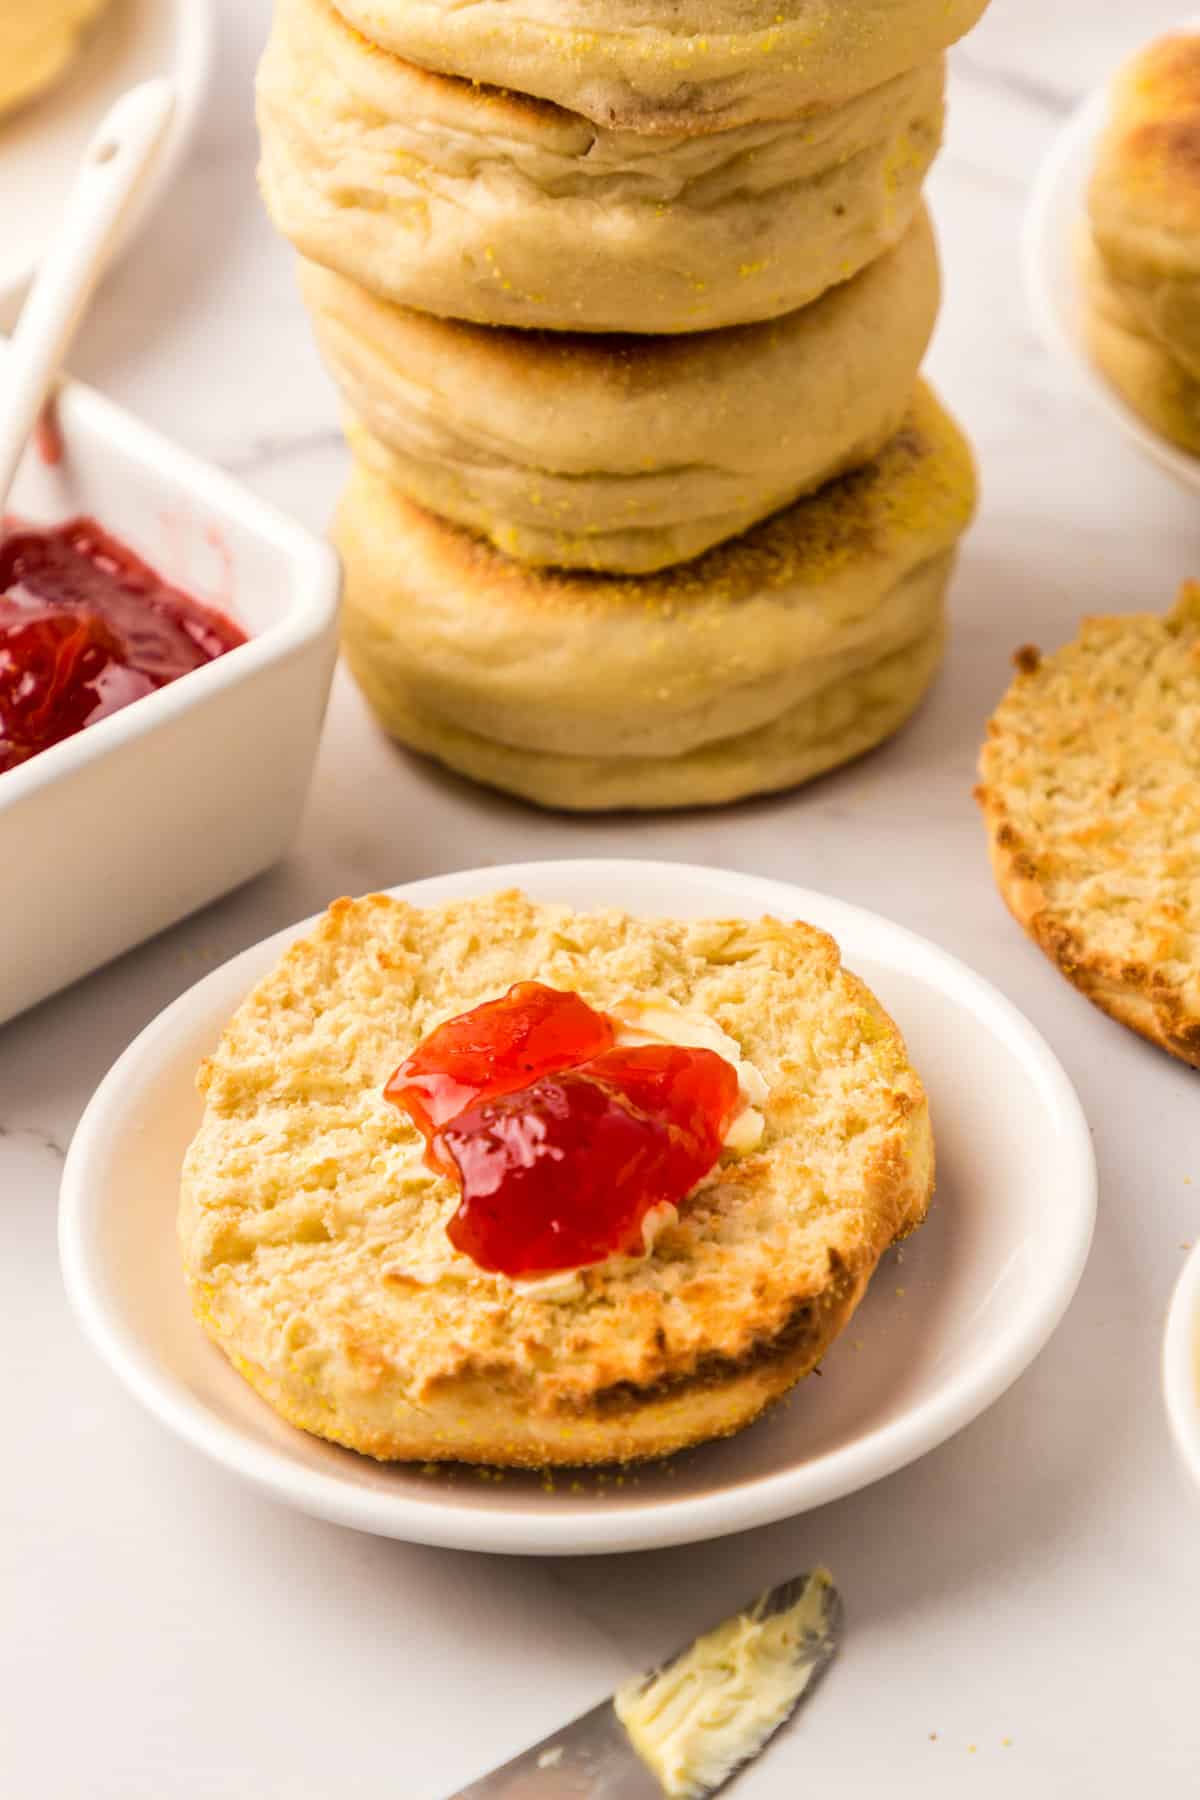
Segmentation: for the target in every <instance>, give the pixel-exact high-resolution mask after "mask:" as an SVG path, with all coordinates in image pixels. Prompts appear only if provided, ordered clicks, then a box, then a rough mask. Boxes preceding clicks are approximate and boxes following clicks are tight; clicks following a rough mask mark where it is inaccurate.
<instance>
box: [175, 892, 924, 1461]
mask: <svg viewBox="0 0 1200 1800" xmlns="http://www.w3.org/2000/svg"><path fill="white" fill-rule="evenodd" d="M529 980H536V981H538V982H540V983H542V984H544V985H547V986H550V987H554V988H558V989H563V990H568V991H573V992H576V993H578V994H580V995H581V996H582V997H583V998H584V999H585V1000H586V1001H587V1002H588V1003H589V1004H590V1005H592V1006H593V1007H596V1008H599V1009H602V1010H604V1011H606V1012H608V1013H610V1014H612V1015H615V1016H616V1017H617V1019H618V1020H619V1019H620V1018H622V1017H623V1016H624V1015H625V1014H626V1013H627V1012H628V1011H629V1009H632V1011H633V1013H634V1015H635V1017H636V1018H637V1019H639V1020H641V1021H642V1022H643V1024H644V1023H645V1022H646V1021H647V1020H649V1019H653V1020H655V1021H657V1025H656V1027H655V1028H656V1029H658V1030H659V1031H660V1032H661V1033H662V1035H663V1036H664V1038H665V1039H667V1040H668V1041H669V1040H670V1039H671V1038H673V1037H674V1038H676V1039H677V1041H679V1042H681V1043H682V1042H685V1041H690V1042H692V1043H698V1042H702V1041H708V1040H711V1041H712V1042H713V1044H714V1045H717V1046H722V1047H723V1048H722V1049H721V1050H720V1053H721V1054H723V1055H726V1056H727V1057H728V1058H729V1059H730V1060H731V1062H732V1063H733V1066H735V1067H737V1068H738V1069H739V1071H740V1077H739V1078H740V1079H741V1080H742V1081H743V1082H749V1079H750V1076H751V1074H752V1075H753V1076H754V1077H755V1083H756V1085H755V1092H756V1094H757V1095H758V1097H759V1102H760V1105H759V1111H758V1114H757V1134H758V1135H757V1142H756V1143H754V1145H753V1147H748V1148H745V1149H742V1150H740V1151H739V1150H732V1149H730V1150H726V1151H725V1152H724V1153H723V1154H722V1156H721V1158H720V1161H719V1162H718V1164H717V1165H716V1167H715V1168H714V1169H713V1171H712V1172H711V1174H710V1175H709V1176H708V1177H706V1178H705V1179H704V1180H702V1181H701V1182H700V1183H699V1185H698V1186H697V1187H696V1188H695V1189H694V1190H693V1191H692V1192H691V1193H690V1194H689V1195H688V1196H687V1197H686V1198H685V1199H683V1200H682V1202H681V1203H680V1205H679V1207H678V1209H677V1210H676V1212H675V1214H674V1217H673V1218H672V1219H668V1220H666V1221H665V1222H662V1223H661V1229H660V1230H659V1231H658V1234H657V1236H656V1237H655V1238H654V1239H653V1242H652V1246H651V1247H650V1248H649V1249H648V1250H647V1251H646V1252H645V1253H643V1254H639V1255H623V1256H617V1257H610V1258H608V1259H607V1260H603V1261H599V1262H596V1263H593V1264H591V1265H590V1266H587V1267H585V1268H583V1269H581V1270H577V1271H568V1272H564V1273H562V1274H560V1275H559V1276H558V1277H556V1278H554V1279H553V1280H550V1281H545V1280H542V1281H528V1282H526V1281H521V1280H513V1279H510V1278H509V1277H507V1276H504V1275H498V1274H489V1273H487V1272H485V1270H484V1269H482V1268H481V1267H479V1265H478V1264H477V1263H476V1262H475V1261H474V1260H473V1259H472V1257H470V1256H467V1255H464V1254H463V1253H462V1252H461V1251H458V1250H456V1249H454V1247H453V1245H452V1244H451V1242H450V1239H449V1237H448V1236H447V1230H446V1227H447V1223H448V1221H449V1219H450V1218H451V1216H452V1215H453V1213H454V1211H455V1208H456V1205H457V1202H458V1193H457V1190H456V1188H455V1185H454V1183H453V1182H452V1181H451V1180H450V1179H449V1178H448V1177H447V1176H446V1175H443V1174H437V1173H434V1172H433V1171H432V1170H431V1168H430V1167H429V1165H428V1164H427V1162H426V1161H425V1159H424V1155H423V1152H424V1143H423V1140H422V1138H421V1137H420V1135H419V1133H418V1131H417V1129H416V1127H415V1126H414V1125H413V1124H412V1123H411V1121H410V1119H409V1118H408V1116H407V1114H405V1113H404V1112H403V1111H402V1110H400V1109H399V1108H398V1107H396V1106H394V1105H392V1104H391V1103H390V1102H389V1101H388V1100H387V1099H386V1098H385V1095H384V1087H385V1084H386V1083H387V1082H388V1078H389V1076H390V1075H391V1074H392V1072H393V1071H394V1070H395V1069H396V1067H397V1064H398V1063H399V1062H400V1061H401V1059H403V1058H405V1057H406V1056H407V1055H408V1054H409V1053H410V1052H411V1051H412V1050H413V1048H414V1046H415V1045H416V1044H417V1043H418V1042H419V1041H420V1040H422V1039H423V1038H424V1037H425V1036H426V1035H427V1034H428V1033H429V1032H430V1030H431V1029H432V1028H434V1027H436V1026H438V1025H440V1024H441V1023H443V1022H444V1021H445V1020H447V1019H448V1018H451V1017H454V1016H456V1015H458V1014H460V1013H461V1012H463V1011H464V1010H468V1009H470V1008H473V1007H475V1006H477V1005H479V1004H480V1003H482V1002H484V1001H487V1000H490V999H493V998H494V997H496V996H498V995H500V994H503V993H504V992H505V991H506V990H507V989H509V988H510V987H511V986H512V984H514V983H516V982H524V981H529ZM200 1086H201V1090H202V1093H203V1095H204V1101H205V1110H204V1119H203V1123H202V1124H201V1127H200V1130H199V1132H198V1134H197V1136H196V1138H195V1141H194V1142H193V1144H192V1146H191V1148H190V1150H189V1152H188V1155H187V1159H186V1163H185V1168H184V1174H183V1187H182V1199H181V1206H180V1237H181V1243H182V1249H183V1260H184V1265H185V1270H186V1276H187V1280H188V1283H189V1285H190V1288H191V1292H192V1297H193V1300H194V1304H195V1308H196V1312H197V1316H198V1317H199V1319H200V1321H201V1322H202V1324H203V1325H204V1327H205V1329H206V1330H207V1331H208V1332H209V1333H210V1334H211V1335H212V1337H213V1338H214V1339H215V1340H216V1342H217V1343H218V1344H219V1345H220V1346H221V1348H222V1349H223V1350H224V1351H225V1353H226V1355H227V1356H229V1358H230V1359H231V1361H232V1362H233V1363H234V1365H235V1367H236V1368H237V1369H239V1370H240V1372H241V1373H242V1374H243V1375H244V1376H245V1378H246V1379H247V1380H248V1381H249V1382H250V1383H251V1384H252V1385H253V1386H254V1387H255V1388H256V1389H257V1390H258V1391H259V1393H260V1394H262V1395H263V1396H264V1397H265V1398H266V1399H267V1400H268V1401H269V1402H270V1404H271V1405H272V1406H274V1407H275V1408H276V1410H277V1411H278V1412H280V1413H281V1414H282V1415H283V1417H284V1418H285V1419H288V1420H289V1421H290V1422H291V1423H292V1424H294V1425H298V1426H300V1427H302V1428H303V1429H305V1430H307V1431H311V1432H315V1433H317V1434H318V1435H320V1436H321V1437H325V1438H329V1439H332V1440H333V1441H334V1442H335V1443H339V1444H344V1445H346V1446H348V1447H349V1448H351V1449H354V1450H358V1451H360V1452H363V1453H364V1454H366V1455H368V1456H373V1457H377V1458H380V1459H394V1460H420V1461H434V1460H447V1459H457V1460H464V1461H469V1462H481V1463H490V1464H516V1465H522V1464H524V1465H531V1466H542V1465H547V1464H586V1463H605V1462H614V1461H630V1460H634V1459H637V1458H642V1457H648V1456H660V1455H664V1454H666V1453H669V1452H671V1451H675V1450H678V1449H680V1448H682V1447H683V1446H685V1445H689V1444H695V1443H699V1442H702V1441H703V1440H705V1439H708V1438H712V1437H718V1436H723V1435H726V1434H729V1433H732V1432H735V1431H738V1430H740V1429H741V1428H742V1427H743V1426H745V1425H747V1424H749V1423H750V1422H751V1421H752V1420H753V1419H754V1418H755V1417H756V1416H757V1414H758V1413H759V1412H761V1410H762V1409H763V1407H764V1406H766V1405H767V1404H768V1403H769V1402H770V1401H771V1400H773V1399H775V1398H777V1397H778V1396H780V1395H781V1394H783V1393H784V1392H785V1391H786V1390H787V1389H788V1388H790V1387H791V1386H792V1385H793V1383H794V1382H796V1381H797V1380H798V1379H799V1378H800V1377H801V1376H802V1375H804V1374H806V1373H808V1371H810V1370H811V1369H812V1368H813V1367H815V1366H816V1364H817V1363H818V1362H819V1361H820V1360H821V1358H822V1357H823V1356H824V1354H825V1353H826V1351H827V1350H828V1348H829V1346H830V1344H831V1343H832V1341H833V1339H834V1338H835V1337H836V1336H837V1334H838V1332H839V1331H840V1330H841V1329H842V1327H843V1326H844V1325H845V1323H846V1321H847V1320H848V1319H849V1317H850V1316H851V1314H852V1313H853V1311H854V1309H855V1307H856V1306H857V1305H858V1303H859V1301H860V1299H861V1298H862V1295H863V1293H864V1291H865V1290H866V1287H867V1283H868V1282H869V1280H870V1278H871V1274H872V1272H873V1270H874V1269H875V1267H876V1264H877V1263H878V1260H879V1258H880V1256H881V1255H882V1253H883V1251H884V1250H885V1249H886V1248H887V1247H888V1246H889V1245H890V1244H892V1243H894V1242H895V1241H896V1240H897V1239H898V1238H901V1237H903V1236H905V1235H906V1234H907V1233H908V1232H910V1231H912V1230H913V1229H914V1227H915V1226H917V1225H919V1224H920V1222H921V1220H922V1218H923V1217H924V1215H925V1211H926V1208H927V1206H928V1203H929V1199H930V1195H931V1191H932V1185H933V1140H932V1135H931V1130H930V1122H929V1112H928V1106H927V1102H926V1098H925V1094H924V1092H923V1090H922V1087H921V1083H920V1080H919V1079H918V1077H917V1075H916V1074H915V1072H914V1071H913V1069H912V1068H911V1066H910V1064H909V1062H908V1059H907V1056H906V1054H905V1049H904V1045H903V1042H902V1040H901V1038H900V1035H899V1033H898V1032H897V1030H896V1028H895V1026H894V1025H893V1024H892V1022H891V1020H890V1019H889V1018H888V1017H887V1015H886V1014H885V1013H884V1011H883V1010H882V1008H881V1007H880V1006H879V1004H878V1002H877V1001H876V1000H875V999H874V998H873V997H872V995H871V994H870V993H869V992H868V991H867V989H866V988H865V987H864V986H863V984H862V983H861V982H860V981H858V980H856V979H855V977H854V976H853V975H850V974H848V973H847V972H846V971H845V970H844V969H843V968H842V966H841V963H840V959H839V955H838V951H837V947H836V946H835V944H834V943H833V942H832V940H831V939H830V938H828V937H826V936H825V935H824V934H823V933H821V932H819V931H816V930H814V929H812V928H811V927H809V926H807V925H803V924H789V923H781V922H778V921H776V920H772V919H763V920H761V921H759V922H757V923H751V922H749V921H746V920H721V921H712V920H710V921H703V922H687V923H683V922H677V921H672V920H668V919H654V920H649V919H636V918H630V917H627V916H625V915H624V914H621V913H618V912H611V911H602V912H595V913H582V914H580V913H572V912H571V911H569V910H568V909H567V908H564V907H561V906H545V905H536V904H534V903H533V902H531V901H529V900H527V899H525V898H523V897H522V896H521V895H519V894H516V893H506V894H499V895H495V896H492V897H490V898H486V899H478V900H471V901H464V902H459V903H456V904H454V905H450V906H445V907H436V908H430V909H419V908H415V907H412V906H409V905H405V904H403V903H401V902H398V901H395V900H391V899H388V898H386V897H383V896H380V895H374V896H371V897H369V898H367V899H365V900H360V901H350V900H341V901H338V902H336V903H335V905H334V906H333V907H332V908H331V909H330V910H329V912H328V913H327V914H326V915H325V917H324V918H323V919H322V920H321V922H320V923H319V925H318V926H317V927H316V929H315V930H314V931H313V932H312V933H311V934H310V935H309V936H308V937H306V938H305V939H303V940H302V941H301V942H299V943H297V944H295V945H294V946H293V947H292V949H291V950H289V951H288V953H287V955H286V956H285V957H284V959H283V961H282V962H281V963H280V965H279V966H278V968H277V969H276V970H275V971H274V972H273V973H272V974H271V975H269V976H268V977H267V978H266V980H264V981H263V982H261V983H260V984H259V986H258V987H257V988H256V989H255V990H254V992H253V993H252V994H251V995H250V996H249V998H248V999H247V1000H246V1001H245V1002H244V1004H243V1005H242V1006H241V1007H240V1008H239V1010H238V1012H237V1013H236V1014H235V1016H234V1018H233V1019H232V1020H231V1022H230V1024H229V1026H228V1028H227V1029H226V1031H225V1033H224V1035H223V1037H222V1039H221V1042H220V1044H219V1046H218V1047H217V1049H216V1051H215V1052H214V1054H213V1056H212V1057H211V1059H210V1060H209V1061H208V1062H207V1063H206V1064H205V1065H204V1067H203V1068H202V1070H201V1073H200ZM764 1096H765V1097H764Z"/></svg>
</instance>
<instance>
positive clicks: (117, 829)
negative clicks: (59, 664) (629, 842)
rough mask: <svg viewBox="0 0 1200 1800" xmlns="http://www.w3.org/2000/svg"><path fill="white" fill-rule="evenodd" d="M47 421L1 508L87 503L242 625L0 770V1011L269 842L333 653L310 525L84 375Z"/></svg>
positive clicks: (323, 571) (118, 944)
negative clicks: (159, 679) (54, 435)
mask: <svg viewBox="0 0 1200 1800" xmlns="http://www.w3.org/2000/svg"><path fill="white" fill-rule="evenodd" d="M2 378H3V358H2V356H0V379H2ZM58 419H59V423H60V426H61V431H62V438H63V444H64V450H65V453H64V457H63V460H62V462H61V463H60V464H58V465H57V466H56V467H49V466H47V465H46V464H45V463H44V462H43V460H42V459H41V458H40V457H39V456H38V454H37V453H36V451H34V450H31V451H30V453H29V454H28V456H27V457H26V459H25V462H24V465H23V467H22V470H21V473H20V476H19V478H18V482H17V486H16V490H15V492H14V494H13V498H12V501H11V511H12V513H13V514H15V515H16V516H17V517H19V518H23V519H28V520H31V521H34V522H36V523H44V522H51V521H62V520H64V519H66V518H69V517H71V516H73V515H75V514H79V513H87V514H91V515H93V516H94V517H95V518H97V519H98V520H99V521H100V523H101V524H102V525H103V526H105V527H106V528H107V529H108V530H109V531H111V532H112V533H113V534H114V535H115V536H116V537H118V538H120V539H122V540H123V541H124V542H125V543H127V544H128V545H129V546H130V548H131V549H133V550H134V551H136V552H137V553H138V554H139V555H140V556H142V557H144V558H145V560H146V561H147V562H149V563H150V564H151V565H152V566H153V567H154V568H155V569H157V570H158V572H159V573H160V574H161V575H163V576H164V577H165V578H166V579H167V580H168V581H171V582H173V583H174V584H176V585H177V586H179V587H182V588H183V589H184V590H185V591H186V592H188V593H190V594H193V595H195V597H196V598H197V599H199V600H207V601H209V602H211V603H212V604H214V605H216V606H218V607H220V608H221V609H222V610H223V611H225V612H227V613H229V614H230V615H231V616H232V617H233V618H235V619H236V620H237V622H238V623H239V624H240V625H241V626H242V628H243V630H245V631H246V632H247V633H248V634H249V636H250V641H249V642H248V643H247V644H244V645H241V646H239V647H238V648H237V649H236V650H233V651H230V652H229V653H228V654H227V655H226V656H223V657H221V658H219V659H218V660H217V661H216V662H213V663H209V664H208V665H207V666H206V667H204V668H201V669H197V670H196V671H194V672H193V673H192V674H190V675H185V676H184V677H183V678H182V679H181V680H180V681H177V682H174V683H172V685H171V686H169V687H166V688H162V689H161V690H160V691H159V692H158V693H155V694H151V695H149V696H147V697H146V698H145V699H143V700H138V701H136V702H135V703H134V704H133V705H132V706H129V707H126V708H125V709H124V710H123V711H122V712H118V713H114V714H112V715H111V716H110V717H109V718H106V719H102V720H100V721H99V723H98V724H95V725H92V726H89V727H88V728H87V729H86V730H84V731H81V732H79V733H78V734H77V735H76V736H75V737H72V738H69V739H67V740H66V741H65V742H64V743H61V744H56V745H54V746H52V747H51V748H50V749H48V750H45V751H43V752H42V753H41V755H39V756H35V757H32V758H31V759H30V761H28V762H27V763H23V764H21V765H19V766H18V767H17V768H15V769H10V770H8V771H7V772H6V773H3V774H0V920H2V921H3V924H2V926H0V943H2V946H3V954H2V955H0V1023H2V1022H3V1021H4V1020H5V1019H8V1018H11V1017H12V1016H13V1015H14V1014H15V1013H18V1012H20V1011H22V1010H23V1009H24V1008H25V1007H27V1006H32V1005H33V1004H34V1002H35V1001H37V1000H41V999H43V998H44V997H45V996H46V995H48V994H51V993H53V992H54V991H55V990H56V989H57V988H61V987H64V986H65V985H66V984H67V983H68V982H71V981H75V980H77V979H78V978H79V977H80V976H81V975H85V974H87V973H88V971H89V970H91V969H94V968H97V967H98V966H99V965H100V964H101V963H103V962H107V961H108V960H109V959H110V958H112V957H114V956H117V955H119V954H120V953H121V952H122V951H124V950H128V949H130V948H131V947H132V946H133V945H134V944H137V943H140V942H141V940H142V939H143V938H147V937H149V936H150V935H151V934H152V933H153V932H156V931H161V930H162V929H163V928H164V927H165V926H167V925H171V924H173V923H174V922H175V921H176V920H177V919H181V918H183V916H184V915H185V914H186V913H190V912H193V911H194V910H195V909H196V908H197V907H199V906H203V905H205V904H206V902H208V901H210V900H214V899H216V897H217V896H218V895H219V894H223V893H225V892H227V891H228V890H229V889H230V888H232V887H235V886H237V884H238V883H239V882H242V881H246V880H248V879H249V878H250V876H252V875H256V874H258V873H260V872H261V871H262V870H263V869H266V868H269V867H270V865H271V864H272V863H273V862H275V861H276V860H277V859H278V858H279V857H280V856H281V855H282V854H283V851H284V850H285V849H286V848H287V845H288V842H289V840H290V839H291V836H292V834H293V831H294V829H295V826H296V824H297V821H298V819H299V815H300V809H301V806H302V804H303V801H304V797H305V794H306V791H307V788H308V784H309V779H310V775H311V772H312V764H313V758H314V756H315V754H316V748H317V741H318V738H319V736H320V731H321V721H322V717H323V715H324V710H325V702H326V699H327V696H328V691H329V681H330V677H331V674H332V671H333V663H334V658H335V655H336V635H337V600H338V589H339V576H338V564H337V559H336V557H335V556H334V554H333V552H332V550H330V548H329V547H328V546H327V545H326V544H325V543H324V542H322V541H321V540H320V539H319V538H317V537H314V536H313V535H312V534H311V533H309V532H307V531H305V530H303V529H302V528H301V527H300V526H298V525H294V524H293V523H291V521H290V520H288V519H286V518H284V517H283V515H282V514H280V513H277V512H276V511H275V510H274V509H273V508H271V507H269V506H266V505H264V504H263V503H262V502H261V501H259V500H257V499H256V498H255V497H254V495H252V494H251V493H250V492H249V490H248V489H246V488H244V487H242V486H241V485H240V484H239V483H238V482H236V481H233V480H231V479H230V478H229V477H227V476H225V475H222V474H221V473H220V472H219V471H218V470H216V469H212V468H208V467H206V466H205V465H204V464H203V463H200V462H197V461H196V459H195V458H194V457H191V456H189V455H187V454H186V453H185V452H184V451H182V450H179V449H177V448H176V447H175V446H174V445H173V444H170V443H168V442H167V440H166V439H164V438H162V437H160V436H159V435H158V434H157V433H156V432H153V431H150V430H148V429H147V428H146V427H145V426H144V425H140V424H139V423H138V422H137V421H136V420H135V419H132V418H130V417H129V416H128V414H126V413H123V412H121V411H119V410H118V408H116V407H115V406H112V405H110V404H109V403H108V401H106V400H103V399H102V398H101V397H100V395H99V394H96V393H93V392H91V391H90V390H89V389H87V388H84V387H80V386H76V385H69V386H67V387H66V388H65V389H64V390H63V392H62V394H61V397H60V399H59V403H58Z"/></svg>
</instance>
